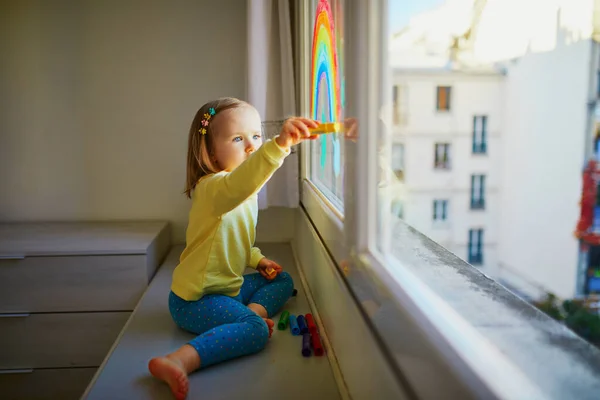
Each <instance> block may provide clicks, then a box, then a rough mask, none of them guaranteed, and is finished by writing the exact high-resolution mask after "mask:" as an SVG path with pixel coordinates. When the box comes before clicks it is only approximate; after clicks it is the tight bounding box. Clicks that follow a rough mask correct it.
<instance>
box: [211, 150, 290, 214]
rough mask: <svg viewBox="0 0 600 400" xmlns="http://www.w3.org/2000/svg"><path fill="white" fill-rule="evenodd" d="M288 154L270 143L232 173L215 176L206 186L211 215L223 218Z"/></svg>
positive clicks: (253, 190)
mask: <svg viewBox="0 0 600 400" xmlns="http://www.w3.org/2000/svg"><path fill="white" fill-rule="evenodd" d="M289 153H290V150H289V149H284V148H282V147H279V145H278V144H277V142H275V140H269V141H267V142H266V143H265V144H263V145H262V146H261V147H260V148H259V149H258V150H257V151H255V152H254V153H253V154H252V155H251V156H250V157H248V159H247V160H246V161H244V162H243V163H242V164H240V165H239V166H238V167H237V168H236V169H234V170H233V171H231V172H228V173H218V174H216V175H215V176H214V177H213V178H212V179H210V181H209V182H206V185H205V190H206V192H205V194H206V196H208V198H210V199H213V201H212V204H213V211H214V213H215V214H217V215H222V214H225V213H227V212H229V211H231V210H233V209H234V208H235V207H237V206H238V205H240V204H242V203H243V202H244V201H245V200H246V199H248V198H249V197H250V196H252V195H253V194H255V193H256V192H258V191H259V190H260V189H261V188H262V186H263V185H264V184H265V183H266V182H267V181H268V180H269V178H270V177H271V176H272V175H273V173H274V172H275V171H276V170H277V169H278V168H279V167H280V166H281V164H282V163H283V160H284V159H285V157H286V156H287V155H288V154H289Z"/></svg>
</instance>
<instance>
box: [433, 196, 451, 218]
mask: <svg viewBox="0 0 600 400" xmlns="http://www.w3.org/2000/svg"><path fill="white" fill-rule="evenodd" d="M447 220H448V200H434V201H433V222H445V221H447Z"/></svg>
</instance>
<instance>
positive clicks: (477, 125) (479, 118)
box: [473, 115, 487, 154]
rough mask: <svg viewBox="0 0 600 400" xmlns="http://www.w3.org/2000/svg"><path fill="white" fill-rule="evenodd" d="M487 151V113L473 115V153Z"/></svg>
mask: <svg viewBox="0 0 600 400" xmlns="http://www.w3.org/2000/svg"><path fill="white" fill-rule="evenodd" d="M486 152H487V115H476V116H474V117H473V154H485V153H486Z"/></svg>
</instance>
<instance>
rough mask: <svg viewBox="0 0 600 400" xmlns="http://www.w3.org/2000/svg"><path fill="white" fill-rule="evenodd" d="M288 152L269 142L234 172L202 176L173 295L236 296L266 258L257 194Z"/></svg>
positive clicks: (182, 296)
mask: <svg viewBox="0 0 600 400" xmlns="http://www.w3.org/2000/svg"><path fill="white" fill-rule="evenodd" d="M288 154H289V149H283V148H281V147H279V146H278V145H277V143H276V142H275V141H274V140H270V141H267V142H266V143H264V144H263V145H262V146H261V147H260V148H259V149H258V150H257V151H255V152H254V153H253V154H252V155H251V156H250V157H248V159H247V160H246V161H244V162H243V163H242V164H241V165H240V166H238V167H237V168H236V169H234V170H233V171H232V172H225V171H223V172H219V173H216V174H211V175H207V176H204V177H202V178H201V179H200V180H199V181H198V184H197V185H196V188H195V189H194V192H193V195H192V209H191V210H190V214H189V222H188V227H187V233H186V248H185V250H184V251H183V253H181V257H180V260H179V265H178V266H177V267H176V268H175V271H174V272H173V282H172V284H171V290H172V291H173V293H175V294H176V295H177V296H179V297H181V298H182V299H184V300H187V301H195V300H198V299H200V298H201V297H202V296H204V295H206V294H211V293H219V294H224V295H227V296H237V295H238V294H239V292H240V288H241V286H242V282H243V281H244V279H243V277H242V274H243V273H244V269H245V268H246V267H247V266H249V267H251V268H256V267H257V264H258V262H259V261H260V259H261V258H263V255H262V254H261V252H260V250H259V249H258V248H257V247H253V246H254V237H255V235H256V220H257V217H258V202H257V193H258V191H259V190H260V188H261V187H262V186H263V185H264V184H265V183H266V182H267V181H268V180H269V178H270V177H271V176H272V175H273V173H274V172H275V171H276V170H277V168H279V167H280V166H281V164H282V163H283V160H284V159H285V157H286V156H287V155H288Z"/></svg>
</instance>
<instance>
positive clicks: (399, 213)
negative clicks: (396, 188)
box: [392, 199, 404, 219]
mask: <svg viewBox="0 0 600 400" xmlns="http://www.w3.org/2000/svg"><path fill="white" fill-rule="evenodd" d="M392 215H393V216H395V217H396V218H400V219H403V218H404V204H403V203H402V201H401V200H397V199H396V200H393V201H392Z"/></svg>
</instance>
